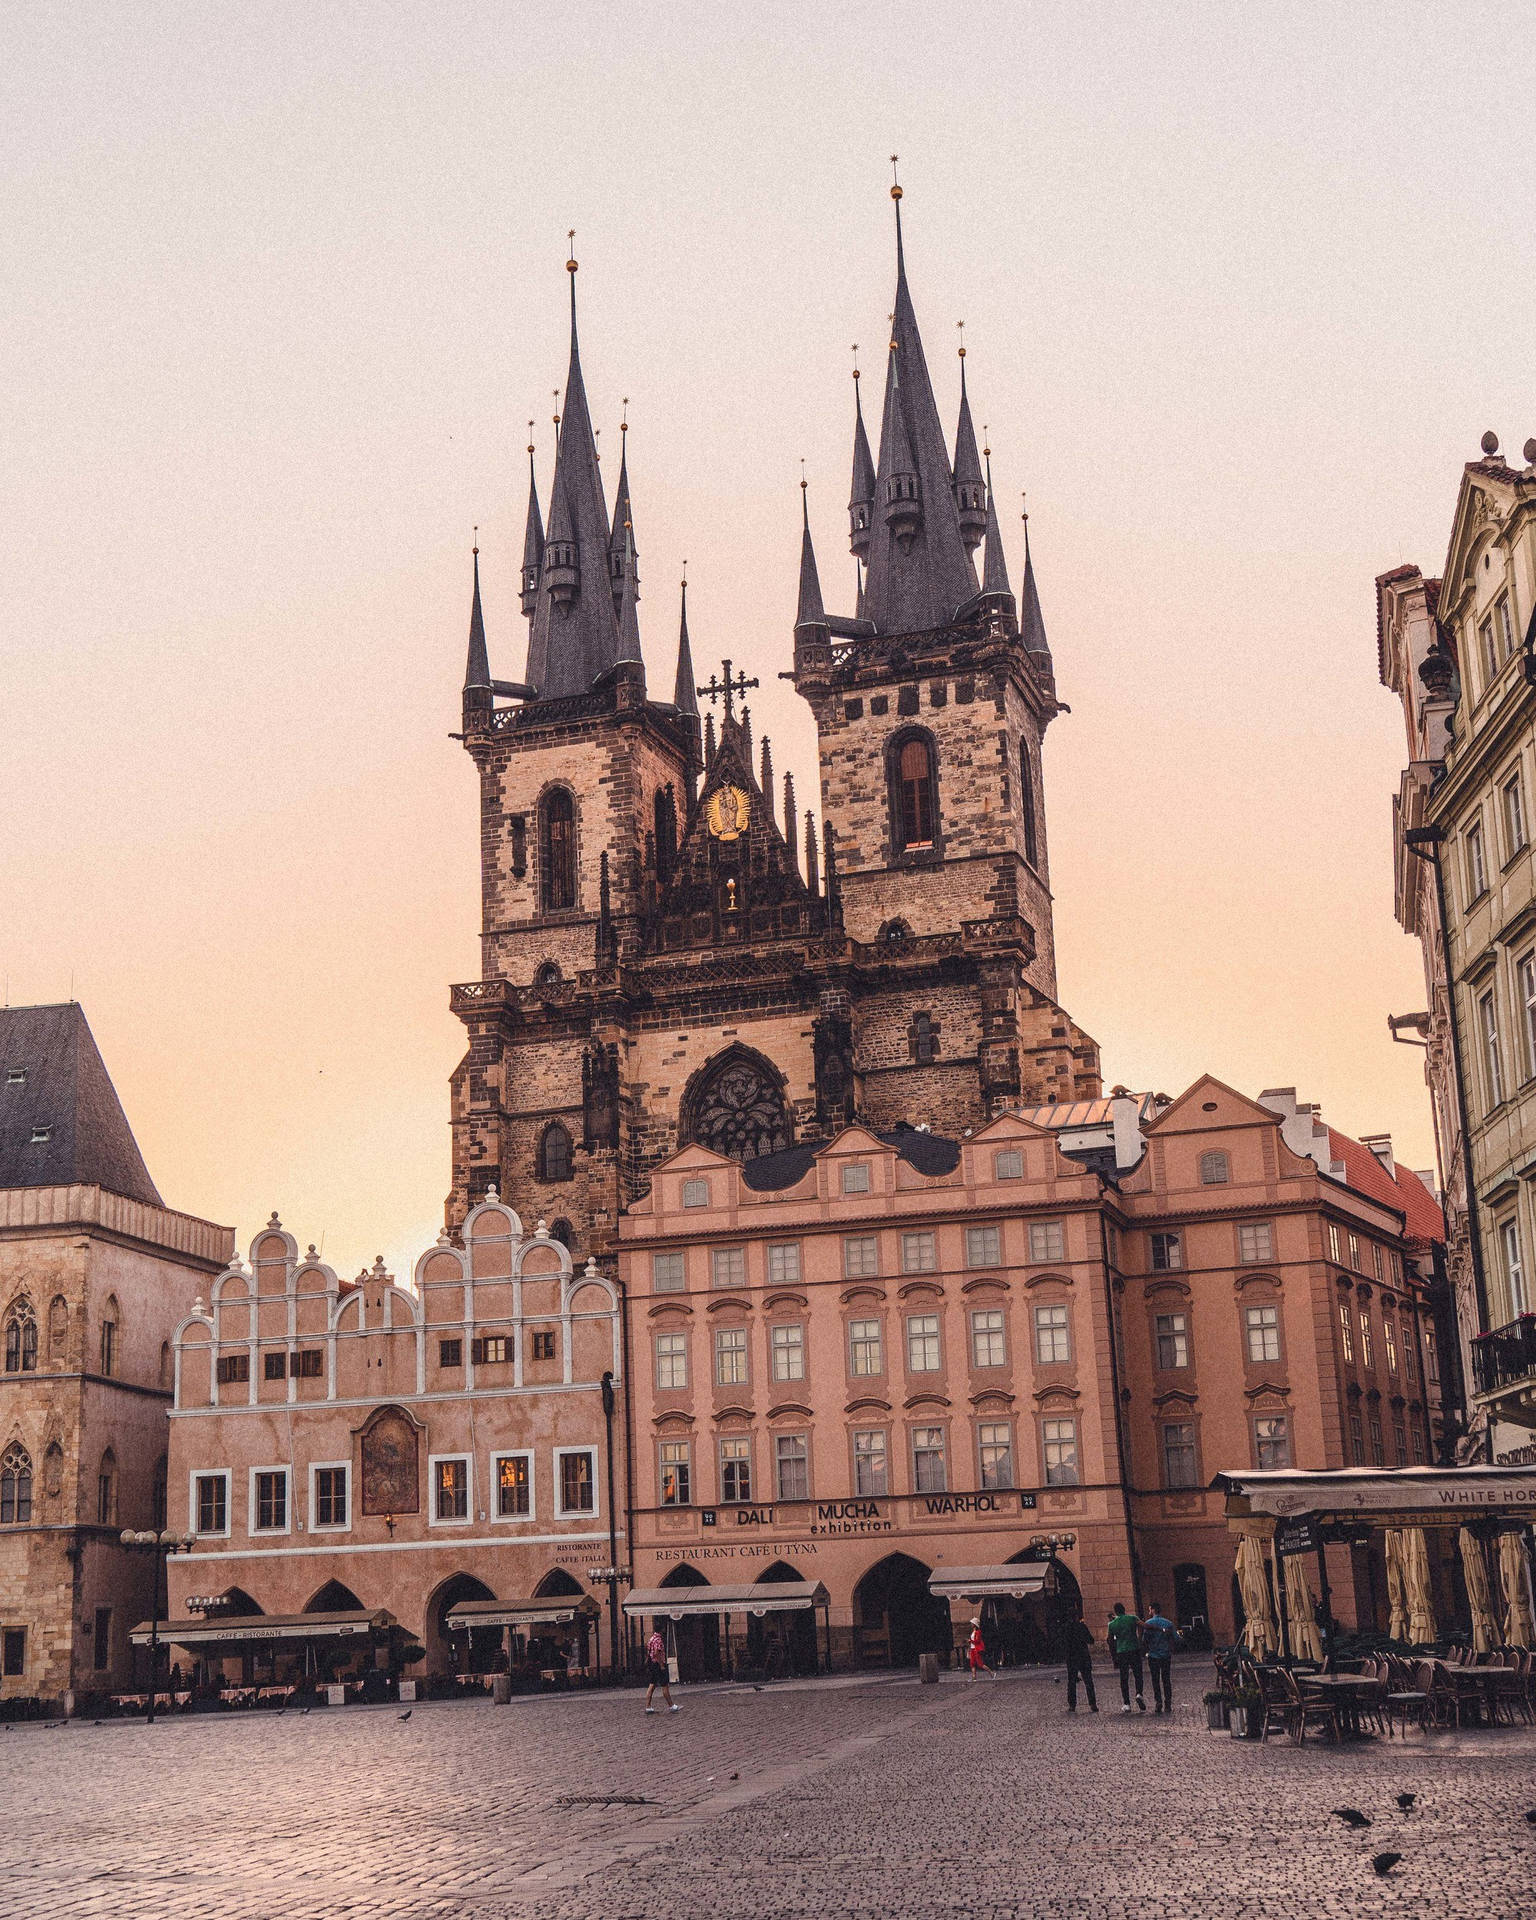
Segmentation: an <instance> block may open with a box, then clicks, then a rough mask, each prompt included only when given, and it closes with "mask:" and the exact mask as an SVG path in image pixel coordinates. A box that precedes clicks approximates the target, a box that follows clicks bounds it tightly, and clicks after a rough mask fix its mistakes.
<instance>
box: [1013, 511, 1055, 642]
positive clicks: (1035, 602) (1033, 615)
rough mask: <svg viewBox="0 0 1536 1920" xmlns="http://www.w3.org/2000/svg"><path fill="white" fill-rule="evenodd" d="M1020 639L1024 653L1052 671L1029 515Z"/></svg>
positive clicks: (1020, 595)
mask: <svg viewBox="0 0 1536 1920" xmlns="http://www.w3.org/2000/svg"><path fill="white" fill-rule="evenodd" d="M1019 638H1020V639H1021V640H1022V641H1023V642H1024V651H1025V652H1026V653H1028V654H1032V655H1033V656H1034V657H1035V658H1036V659H1037V660H1040V661H1042V662H1043V663H1044V665H1045V668H1046V671H1047V672H1049V671H1051V648H1050V642H1049V641H1048V640H1047V639H1046V637H1045V619H1044V616H1043V615H1042V614H1041V612H1040V593H1039V589H1038V588H1037V587H1036V586H1035V563H1034V561H1033V559H1032V558H1031V557H1030V551H1029V514H1028V512H1027V511H1026V512H1025V514H1024V584H1023V587H1022V588H1021V590H1020V593H1019Z"/></svg>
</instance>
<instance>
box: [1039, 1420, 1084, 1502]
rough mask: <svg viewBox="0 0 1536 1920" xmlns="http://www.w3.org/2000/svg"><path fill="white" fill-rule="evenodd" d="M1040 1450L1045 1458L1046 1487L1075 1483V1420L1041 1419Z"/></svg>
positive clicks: (1065, 1485)
mask: <svg viewBox="0 0 1536 1920" xmlns="http://www.w3.org/2000/svg"><path fill="white" fill-rule="evenodd" d="M1040 1444H1041V1452H1042V1454H1043V1455H1044V1459H1045V1484H1046V1485H1047V1486H1048V1487H1075V1486H1076V1485H1077V1422H1076V1421H1075V1420H1042V1421H1041V1422H1040Z"/></svg>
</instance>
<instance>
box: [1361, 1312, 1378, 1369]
mask: <svg viewBox="0 0 1536 1920" xmlns="http://www.w3.org/2000/svg"><path fill="white" fill-rule="evenodd" d="M1360 1364H1361V1366H1363V1367H1370V1368H1371V1369H1372V1371H1374V1370H1375V1366H1376V1357H1375V1355H1374V1354H1373V1353H1372V1352H1371V1316H1370V1312H1369V1311H1368V1309H1367V1308H1365V1307H1362V1308H1361V1309H1360Z"/></svg>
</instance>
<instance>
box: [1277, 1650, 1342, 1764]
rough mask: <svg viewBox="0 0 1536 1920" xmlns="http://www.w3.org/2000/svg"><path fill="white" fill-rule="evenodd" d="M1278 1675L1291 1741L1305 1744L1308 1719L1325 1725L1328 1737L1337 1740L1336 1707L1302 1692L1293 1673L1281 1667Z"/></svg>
mask: <svg viewBox="0 0 1536 1920" xmlns="http://www.w3.org/2000/svg"><path fill="white" fill-rule="evenodd" d="M1280 1675H1281V1680H1282V1683H1283V1685H1284V1688H1285V1718H1286V1731H1287V1732H1288V1733H1289V1734H1290V1736H1291V1739H1292V1741H1293V1742H1294V1743H1295V1744H1296V1745H1297V1746H1298V1747H1304V1746H1305V1745H1306V1744H1307V1722H1308V1721H1309V1720H1310V1721H1312V1722H1313V1723H1314V1724H1315V1725H1318V1726H1322V1727H1326V1728H1327V1729H1328V1734H1329V1737H1330V1738H1331V1739H1333V1740H1337V1739H1338V1737H1339V1713H1338V1708H1337V1707H1335V1706H1333V1705H1332V1704H1331V1703H1330V1702H1329V1701H1327V1700H1319V1699H1317V1698H1316V1697H1315V1696H1312V1695H1308V1694H1305V1693H1303V1692H1302V1690H1301V1688H1300V1686H1299V1685H1298V1684H1297V1680H1296V1676H1295V1674H1294V1673H1288V1672H1287V1671H1286V1670H1285V1669H1284V1668H1283V1667H1282V1668H1281V1669H1280Z"/></svg>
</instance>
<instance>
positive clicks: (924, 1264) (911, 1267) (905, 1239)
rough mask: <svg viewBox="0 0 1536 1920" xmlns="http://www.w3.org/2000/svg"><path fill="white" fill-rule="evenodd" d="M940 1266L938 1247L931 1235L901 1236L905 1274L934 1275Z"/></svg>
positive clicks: (913, 1234) (902, 1263) (906, 1234)
mask: <svg viewBox="0 0 1536 1920" xmlns="http://www.w3.org/2000/svg"><path fill="white" fill-rule="evenodd" d="M938 1264H939V1254H938V1247H937V1245H936V1243H935V1241H934V1237H933V1235H932V1234H931V1233H904V1234H903V1235H902V1236H901V1270H902V1272H903V1273H933V1272H935V1271H936V1270H937V1268H938Z"/></svg>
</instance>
